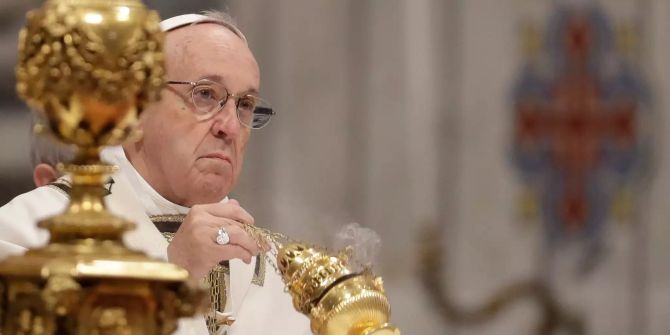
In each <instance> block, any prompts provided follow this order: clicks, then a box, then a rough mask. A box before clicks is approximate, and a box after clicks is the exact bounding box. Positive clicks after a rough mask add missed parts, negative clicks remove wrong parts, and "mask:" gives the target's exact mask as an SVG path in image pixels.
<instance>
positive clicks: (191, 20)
mask: <svg viewBox="0 0 670 335" xmlns="http://www.w3.org/2000/svg"><path fill="white" fill-rule="evenodd" d="M198 23H216V24H220V25H222V26H224V27H226V28H228V29H230V30H231V31H232V32H233V33H234V34H235V35H237V36H238V37H239V38H240V39H242V40H243V41H244V43H247V38H246V37H245V36H244V34H242V32H241V31H240V30H239V29H237V27H235V25H233V24H232V23H229V22H226V21H224V20H220V19H216V18H213V17H209V16H206V15H201V14H183V15H177V16H173V17H171V18H167V19H165V20H163V21H161V30H162V31H164V32H168V31H171V30H175V29H177V28H180V27H183V26H190V25H194V24H198Z"/></svg>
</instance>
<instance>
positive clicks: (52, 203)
mask: <svg viewBox="0 0 670 335" xmlns="http://www.w3.org/2000/svg"><path fill="white" fill-rule="evenodd" d="M102 157H103V160H104V161H107V162H109V163H112V164H115V165H118V166H119V167H120V171H119V172H118V173H116V174H114V176H113V177H112V178H113V180H114V183H113V184H112V189H111V194H110V195H108V196H106V197H105V201H106V203H107V206H108V207H109V210H110V211H111V212H113V213H114V214H117V215H119V216H121V217H124V218H126V219H128V220H130V221H132V222H134V223H135V224H136V225H137V227H136V229H135V230H133V231H131V232H128V233H126V235H125V236H124V240H125V241H126V244H127V245H128V246H129V247H130V248H132V249H137V250H141V251H144V252H145V253H147V254H148V255H149V256H151V257H154V258H160V259H163V260H167V246H168V243H167V241H166V240H165V238H164V237H163V236H162V235H161V233H160V232H159V231H158V229H157V228H156V227H155V226H154V224H153V223H152V222H151V221H150V220H149V216H151V215H174V214H186V213H187V212H188V210H189V209H188V208H186V207H182V206H179V205H176V204H173V203H171V202H169V201H168V200H166V199H165V198H163V197H162V196H160V195H159V194H158V193H157V192H156V191H155V190H153V189H152V188H151V186H149V184H148V183H147V182H146V181H145V180H144V179H143V178H142V177H141V176H140V175H139V173H137V171H136V170H135V169H134V168H133V167H132V165H131V164H130V162H129V161H128V160H127V159H126V157H125V154H124V152H123V149H122V148H121V147H112V148H107V149H105V150H104V151H103V154H102ZM68 201H69V200H68V196H67V194H66V193H65V192H64V191H62V190H61V189H59V188H57V187H55V186H43V187H39V188H36V189H34V190H32V191H30V192H27V193H24V194H21V195H19V196H17V197H16V198H14V199H13V200H12V201H10V202H9V203H7V204H6V205H4V206H2V207H0V259H1V258H5V257H6V256H8V255H14V254H21V253H23V252H25V251H26V249H28V248H32V247H38V246H42V245H44V244H46V242H47V240H48V233H47V232H46V231H45V230H42V229H39V228H37V226H36V223H37V221H39V220H42V219H44V218H47V217H50V216H53V215H56V214H58V213H61V212H62V211H63V210H64V209H65V206H66V204H67V203H68ZM254 265H255V264H254V263H253V262H252V263H251V264H249V265H247V264H245V263H244V262H242V261H240V260H238V259H234V260H230V290H229V292H230V295H229V296H228V297H227V303H226V312H227V313H230V314H231V315H232V316H233V317H234V318H235V319H236V321H235V322H234V323H233V324H232V325H231V326H230V327H228V329H227V335H266V334H273V335H275V334H277V335H279V334H286V335H289V334H290V335H296V334H299V335H303V334H311V332H310V331H309V320H308V318H307V317H305V316H304V315H302V314H300V313H299V312H297V311H296V310H295V309H294V308H293V305H292V303H291V297H290V296H289V295H288V294H287V293H285V292H284V290H283V288H284V285H283V283H282V281H281V278H280V277H279V275H278V274H276V273H275V272H274V271H273V270H272V269H271V268H268V271H266V273H265V280H264V283H263V285H262V286H259V285H257V284H252V277H253V274H254ZM207 333H208V332H207V327H206V325H205V320H204V317H203V316H201V315H200V316H197V317H195V318H192V319H184V320H180V323H179V329H178V330H177V332H176V334H179V335H187V334H189V335H190V334H193V335H206V334H207Z"/></svg>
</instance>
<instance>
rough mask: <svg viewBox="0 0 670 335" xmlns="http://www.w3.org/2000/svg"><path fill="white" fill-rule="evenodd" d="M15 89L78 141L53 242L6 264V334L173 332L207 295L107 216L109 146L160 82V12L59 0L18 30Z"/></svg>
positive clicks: (49, 223)
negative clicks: (130, 240)
mask: <svg viewBox="0 0 670 335" xmlns="http://www.w3.org/2000/svg"><path fill="white" fill-rule="evenodd" d="M19 40H20V41H19V63H18V65H17V68H16V77H17V90H18V93H19V95H20V96H21V98H23V99H24V100H25V101H27V102H28V104H29V105H30V106H31V107H33V108H34V109H36V110H38V111H40V112H41V113H42V114H43V116H44V119H45V120H46V124H45V127H46V128H47V130H49V131H50V132H51V134H53V135H54V136H55V137H57V138H58V139H59V140H61V141H63V142H64V143H67V144H72V145H74V146H76V148H77V154H76V158H75V160H74V161H73V162H72V163H70V164H66V165H64V166H63V167H62V169H63V170H64V171H65V172H68V173H70V174H71V176H72V191H71V194H70V197H71V199H70V203H69V205H68V206H67V209H66V210H65V212H64V213H62V214H60V215H58V216H55V217H52V218H49V219H46V220H43V221H41V222H39V223H38V225H39V227H41V228H44V229H47V230H48V231H49V233H50V240H49V243H48V245H46V246H44V247H42V248H37V249H32V250H29V251H27V252H26V253H25V254H24V255H22V256H15V257H10V258H8V259H5V260H3V261H2V262H0V320H1V321H2V328H1V329H2V330H1V332H2V334H4V335H12V334H35V335H37V334H82V335H83V334H87V335H88V334H101V335H102V334H128V335H130V334H170V333H172V332H173V331H174V330H175V329H176V326H177V320H178V319H179V318H180V317H185V316H191V315H194V314H195V313H196V311H198V310H199V309H200V308H201V307H203V302H204V301H205V300H204V298H205V292H204V291H203V290H201V289H199V288H196V287H194V286H191V285H190V284H189V282H188V281H187V279H188V273H187V271H186V270H184V269H182V268H179V267H177V266H175V265H172V264H169V263H165V262H161V261H156V260H153V259H150V258H148V257H147V256H146V255H144V254H142V253H139V252H136V251H131V250H129V249H128V248H127V247H126V246H124V244H123V242H122V240H121V237H122V234H123V233H124V232H125V231H128V230H129V229H131V228H132V227H133V226H134V224H133V223H132V222H128V221H125V220H124V219H121V218H120V217H118V216H115V215H113V214H111V213H109V212H108V211H107V210H106V208H105V204H104V202H103V196H104V194H105V189H104V188H103V183H104V182H105V181H106V178H107V177H108V175H109V174H110V173H112V172H113V171H114V167H112V166H110V165H107V164H104V163H102V162H101V161H100V157H99V154H100V150H101V148H102V146H105V145H116V144H120V143H122V142H123V141H124V140H126V139H127V138H128V137H129V136H131V135H132V134H133V133H134V132H135V128H134V127H135V124H136V120H137V116H138V111H139V110H140V108H141V106H142V105H144V104H146V103H148V102H150V101H153V100H155V99H156V98H157V97H158V94H159V92H160V89H161V88H162V85H163V76H164V66H163V53H162V40H163V35H162V33H161V31H160V28H159V18H158V15H157V14H156V13H155V12H153V11H149V10H147V9H146V8H145V7H144V6H143V5H142V3H141V2H140V1H133V0H104V1H103V0H51V1H46V2H45V3H44V5H43V6H42V7H41V8H40V9H37V10H33V11H31V12H29V13H28V15H27V26H26V27H25V28H24V29H23V30H22V31H21V33H20V36H19Z"/></svg>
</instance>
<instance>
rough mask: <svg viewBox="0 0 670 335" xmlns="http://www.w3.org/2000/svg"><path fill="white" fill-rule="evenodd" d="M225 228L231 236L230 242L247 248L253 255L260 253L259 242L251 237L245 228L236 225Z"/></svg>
mask: <svg viewBox="0 0 670 335" xmlns="http://www.w3.org/2000/svg"><path fill="white" fill-rule="evenodd" d="M223 228H224V229H225V230H226V232H227V233H228V236H230V244H235V245H238V246H240V247H242V248H244V249H246V250H247V251H248V252H249V253H250V254H252V255H258V251H259V250H258V243H256V241H255V240H254V239H252V238H251V237H249V235H248V234H247V232H246V231H245V230H244V229H242V228H240V227H238V226H235V225H229V226H225V227H223Z"/></svg>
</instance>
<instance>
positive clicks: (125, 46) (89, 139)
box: [16, 0, 165, 148]
mask: <svg viewBox="0 0 670 335" xmlns="http://www.w3.org/2000/svg"><path fill="white" fill-rule="evenodd" d="M162 34H163V33H162V32H161V30H160V25H159V17H158V14H157V13H156V12H155V11H149V10H146V9H145V8H144V6H143V5H142V3H141V2H140V1H138V0H116V1H105V0H87V1H82V0H49V1H47V2H46V3H45V4H44V5H43V6H42V7H41V8H39V9H36V10H33V11H31V12H29V13H28V15H27V25H26V28H24V29H23V30H22V31H21V33H20V34H19V60H18V65H17V67H16V78H17V85H16V88H17V91H18V94H19V96H20V97H21V98H23V99H24V100H25V101H26V102H27V103H28V104H29V105H30V106H31V107H33V108H35V109H37V110H39V111H40V112H42V113H43V114H44V117H45V119H46V120H47V122H46V127H47V128H48V129H49V130H50V131H51V132H52V133H53V134H54V135H55V136H56V137H57V138H58V139H60V140H61V141H63V142H65V143H68V144H75V145H77V146H79V147H85V148H98V147H100V146H104V145H117V144H120V143H122V142H123V141H125V140H126V139H127V138H128V137H129V136H131V134H132V133H133V132H134V129H135V125H136V123H137V122H136V121H137V117H138V115H139V111H141V109H142V107H143V106H144V105H146V104H147V103H148V102H151V101H154V100H157V99H158V97H159V94H160V90H161V88H162V87H163V83H164V74H165V71H164V66H163V63H164V56H163V45H162Z"/></svg>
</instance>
